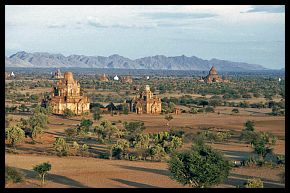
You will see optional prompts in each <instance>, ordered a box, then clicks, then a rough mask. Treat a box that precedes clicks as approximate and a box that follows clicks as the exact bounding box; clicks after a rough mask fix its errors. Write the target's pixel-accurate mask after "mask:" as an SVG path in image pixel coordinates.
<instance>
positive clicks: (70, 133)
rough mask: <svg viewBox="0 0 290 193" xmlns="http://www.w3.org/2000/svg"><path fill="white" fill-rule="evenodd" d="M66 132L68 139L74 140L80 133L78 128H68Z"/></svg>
mask: <svg viewBox="0 0 290 193" xmlns="http://www.w3.org/2000/svg"><path fill="white" fill-rule="evenodd" d="M64 133H65V135H66V137H67V139H68V140H73V139H74V138H75V137H76V136H77V135H78V130H77V128H67V129H66V130H64Z"/></svg>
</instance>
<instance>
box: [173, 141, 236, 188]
mask: <svg viewBox="0 0 290 193" xmlns="http://www.w3.org/2000/svg"><path fill="white" fill-rule="evenodd" d="M168 166H169V171H170V173H171V178H172V179H174V180H176V181H178V182H179V183H181V184H183V185H189V186H190V187H196V188H204V187H210V186H213V185H217V184H220V183H222V182H223V181H224V180H225V179H226V178H227V177H228V175H229V171H230V169H231V165H230V163H229V161H228V160H226V159H225V158H224V157H223V155H222V154H221V153H220V152H218V151H216V150H214V149H212V148H211V147H210V146H206V145H202V146H198V145H195V146H193V147H192V149H191V150H187V151H184V152H181V153H177V154H176V155H174V156H173V157H172V158H171V159H170V161H169V162H168Z"/></svg>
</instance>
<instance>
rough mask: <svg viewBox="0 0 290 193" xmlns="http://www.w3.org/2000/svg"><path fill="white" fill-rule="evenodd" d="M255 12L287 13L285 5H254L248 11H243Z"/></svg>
mask: <svg viewBox="0 0 290 193" xmlns="http://www.w3.org/2000/svg"><path fill="white" fill-rule="evenodd" d="M253 12H264V13H285V6H284V5H254V6H252V7H251V8H250V9H249V10H248V11H245V12H241V13H253Z"/></svg>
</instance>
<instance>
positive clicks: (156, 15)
mask: <svg viewBox="0 0 290 193" xmlns="http://www.w3.org/2000/svg"><path fill="white" fill-rule="evenodd" d="M143 15H144V16H145V17H148V18H151V19H204V18H211V17H216V16H218V15H217V14H214V13H182V12H176V13H172V12H155V13H143Z"/></svg>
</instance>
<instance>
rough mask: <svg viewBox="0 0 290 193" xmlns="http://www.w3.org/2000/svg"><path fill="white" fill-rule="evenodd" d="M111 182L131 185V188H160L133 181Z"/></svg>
mask: <svg viewBox="0 0 290 193" xmlns="http://www.w3.org/2000/svg"><path fill="white" fill-rule="evenodd" d="M111 180H113V181H116V182H120V183H122V184H126V185H129V186H133V187H134V188H160V187H158V186H152V185H148V184H143V183H139V182H132V181H128V180H123V179H118V178H111Z"/></svg>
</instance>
